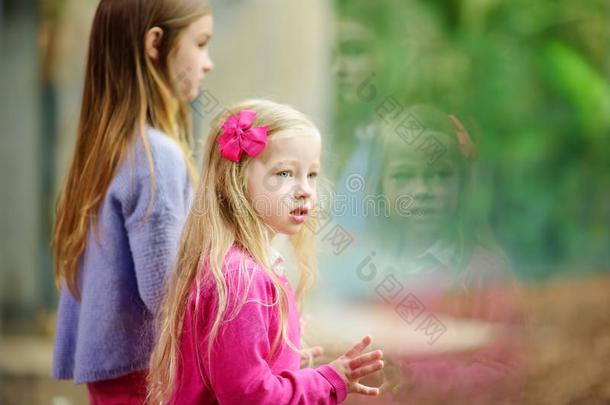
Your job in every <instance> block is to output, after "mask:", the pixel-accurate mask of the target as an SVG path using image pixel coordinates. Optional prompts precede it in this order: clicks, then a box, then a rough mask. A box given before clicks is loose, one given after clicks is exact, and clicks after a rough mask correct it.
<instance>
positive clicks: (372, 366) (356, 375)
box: [346, 360, 384, 381]
mask: <svg viewBox="0 0 610 405" xmlns="http://www.w3.org/2000/svg"><path fill="white" fill-rule="evenodd" d="M383 366H384V363H383V360H376V361H374V362H373V363H369V364H367V365H365V366H363V367H360V368H357V369H355V370H351V371H348V372H347V373H346V377H347V378H349V379H350V380H352V381H358V380H359V379H361V378H363V377H365V376H367V375H369V374H373V373H374V372H376V371H379V370H381V369H382V368H383Z"/></svg>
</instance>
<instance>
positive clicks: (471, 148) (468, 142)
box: [449, 114, 479, 161]
mask: <svg viewBox="0 0 610 405" xmlns="http://www.w3.org/2000/svg"><path fill="white" fill-rule="evenodd" d="M449 119H451V121H452V122H453V125H454V126H455V136H456V138H457V140H458V144H459V148H460V152H462V155H463V156H464V157H465V158H466V159H467V160H470V161H475V160H477V159H478V158H479V151H478V150H477V147H476V146H475V144H474V142H472V138H470V135H469V134H468V131H466V128H464V124H462V121H460V120H459V119H458V117H456V116H455V115H453V114H450V115H449Z"/></svg>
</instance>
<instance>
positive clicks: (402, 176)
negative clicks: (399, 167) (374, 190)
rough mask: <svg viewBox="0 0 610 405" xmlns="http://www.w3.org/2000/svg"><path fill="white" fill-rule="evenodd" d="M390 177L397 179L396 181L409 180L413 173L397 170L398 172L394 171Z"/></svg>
mask: <svg viewBox="0 0 610 405" xmlns="http://www.w3.org/2000/svg"><path fill="white" fill-rule="evenodd" d="M392 178H393V179H394V180H398V181H404V180H410V179H412V178H413V173H409V172H398V173H394V174H393V175H392Z"/></svg>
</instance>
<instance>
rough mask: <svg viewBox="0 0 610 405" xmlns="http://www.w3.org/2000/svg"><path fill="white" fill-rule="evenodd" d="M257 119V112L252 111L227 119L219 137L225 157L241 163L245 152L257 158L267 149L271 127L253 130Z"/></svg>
mask: <svg viewBox="0 0 610 405" xmlns="http://www.w3.org/2000/svg"><path fill="white" fill-rule="evenodd" d="M255 118H256V111H252V110H241V111H240V112H239V114H235V115H231V116H230V117H229V118H227V120H226V121H225V122H224V124H223V125H222V135H220V136H219V137H218V145H219V146H220V154H221V155H222V156H223V157H225V158H227V159H229V160H231V161H233V162H239V161H240V160H241V156H242V154H243V152H246V154H248V156H250V157H255V156H257V155H258V154H259V153H261V152H262V151H263V149H265V146H266V145H267V131H268V130H269V127H266V126H265V127H255V128H253V127H252V123H253V122H254V119H255Z"/></svg>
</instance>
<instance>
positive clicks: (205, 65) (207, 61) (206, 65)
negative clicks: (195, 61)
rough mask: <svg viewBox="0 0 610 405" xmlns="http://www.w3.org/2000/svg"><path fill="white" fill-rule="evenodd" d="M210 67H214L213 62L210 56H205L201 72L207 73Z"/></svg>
mask: <svg viewBox="0 0 610 405" xmlns="http://www.w3.org/2000/svg"><path fill="white" fill-rule="evenodd" d="M212 69H214V62H212V58H210V57H209V56H206V58H205V60H204V62H203V73H205V74H207V73H209V72H210V71H211V70H212Z"/></svg>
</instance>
